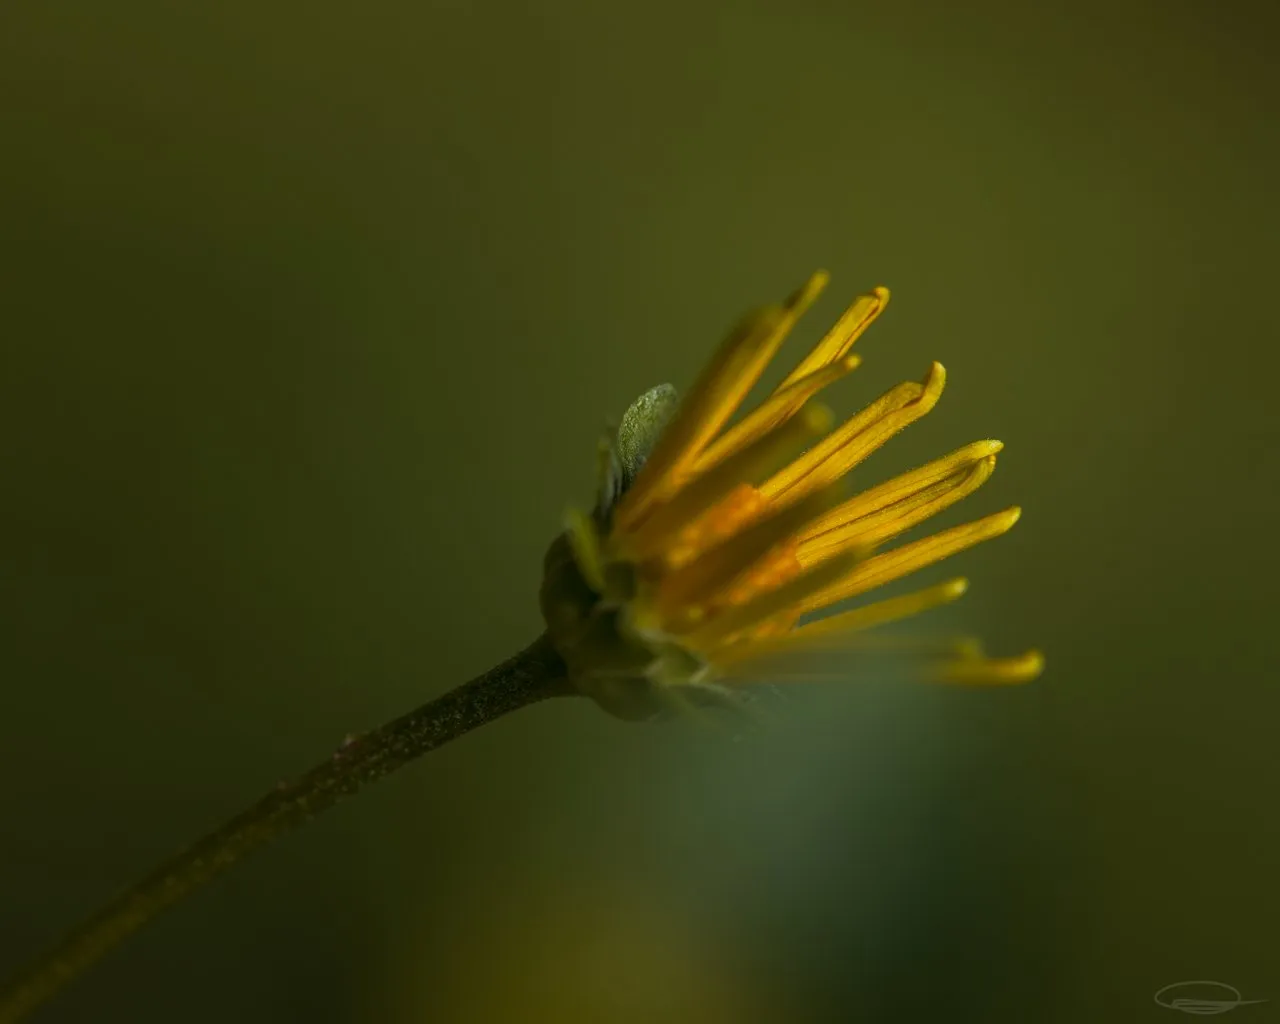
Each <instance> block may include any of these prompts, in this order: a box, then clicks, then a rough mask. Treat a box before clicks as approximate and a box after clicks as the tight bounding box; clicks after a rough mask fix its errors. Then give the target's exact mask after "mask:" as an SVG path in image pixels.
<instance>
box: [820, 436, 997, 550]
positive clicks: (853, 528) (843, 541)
mask: <svg viewBox="0 0 1280 1024" xmlns="http://www.w3.org/2000/svg"><path fill="white" fill-rule="evenodd" d="M995 466H996V457H995V456H994V455H988V456H986V457H985V458H982V459H979V460H978V461H977V462H974V463H970V464H969V465H968V466H964V467H962V468H960V469H959V470H957V471H955V472H953V473H952V474H951V475H950V476H948V477H945V478H944V479H942V480H939V481H937V482H935V483H932V484H929V485H928V486H926V487H922V488H921V489H920V490H918V491H916V492H915V493H914V494H910V495H907V496H906V497H904V498H901V499H899V500H898V501H896V502H894V503H893V504H892V505H889V506H888V507H887V508H882V509H878V510H877V511H875V512H872V513H870V514H868V515H864V516H861V517H859V518H856V519H854V520H853V521H852V522H848V523H845V524H843V525H842V526H838V527H836V528H834V529H831V530H828V531H827V532H825V533H822V534H819V535H818V536H816V537H809V538H807V539H806V540H804V541H803V542H802V543H801V544H800V547H799V550H798V551H797V556H798V557H799V559H800V561H801V562H803V563H804V564H805V565H811V564H812V563H814V562H817V561H820V560H821V559H823V558H828V557H830V555H831V554H832V553H833V552H835V551H839V550H840V549H841V548H845V547H848V546H850V545H857V546H858V547H869V546H872V545H879V544H883V543H884V542H885V541H887V540H890V539H892V538H893V537H896V536H898V535H899V534H900V533H905V532H906V531H907V530H909V529H911V528H912V527H913V526H918V525H919V524H920V523H923V522H924V521H925V520H926V519H930V518H932V517H933V516H935V515H937V514H938V513H939V512H941V511H942V510H943V509H946V508H949V507H950V506H951V505H954V504H955V503H956V502H958V501H960V500H962V499H963V498H966V497H968V496H969V495H970V494H972V493H973V492H974V491H976V490H977V489H978V488H979V487H981V486H982V485H983V484H984V483H986V482H987V480H988V478H989V477H990V476H991V473H992V471H993V470H994V469H995ZM846 504H847V503H846ZM835 511H836V512H838V511H839V508H837V509H836V510H835ZM823 518H824V519H830V518H831V517H830V516H824V517H823ZM815 529H816V526H815Z"/></svg>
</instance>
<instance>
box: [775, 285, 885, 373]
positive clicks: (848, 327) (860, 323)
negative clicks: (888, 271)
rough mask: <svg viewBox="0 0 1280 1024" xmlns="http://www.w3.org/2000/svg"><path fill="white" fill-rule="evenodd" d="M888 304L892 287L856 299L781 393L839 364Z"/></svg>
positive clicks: (793, 371) (877, 289) (800, 365)
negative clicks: (820, 371)
mask: <svg viewBox="0 0 1280 1024" xmlns="http://www.w3.org/2000/svg"><path fill="white" fill-rule="evenodd" d="M888 304H889V289H888V288H876V289H874V290H873V291H872V292H871V294H870V295H859V296H858V297H857V298H856V299H854V300H853V305H851V306H850V307H849V308H848V309H847V310H845V312H844V314H843V315H842V316H841V317H840V319H839V320H837V321H836V322H835V326H833V327H832V328H831V330H829V331H828V332H827V334H826V337H824V338H823V339H822V340H821V341H820V342H818V344H817V345H815V346H814V348H813V351H812V352H810V353H809V354H808V355H807V356H805V357H804V359H802V360H801V361H800V364H799V365H798V366H797V367H796V368H795V369H794V370H792V371H791V373H789V374H788V375H787V379H786V380H784V381H783V382H782V383H781V384H780V385H778V390H779V391H782V390H784V389H785V388H788V387H790V386H791V385H792V384H795V383H796V382H797V381H799V380H801V379H803V378H805V377H807V376H809V375H810V374H813V373H816V372H818V371H819V370H821V369H822V368H823V367H826V366H829V365H831V364H832V363H835V362H837V361H839V360H840V359H841V357H843V356H844V354H845V353H846V352H848V351H849V349H850V348H852V347H853V343H854V342H855V341H857V340H858V338H859V337H861V335H862V332H863V331H865V330H866V329H867V328H868V327H870V326H871V323H872V321H873V320H875V318H876V317H878V316H879V315H880V314H881V313H882V312H884V308H885V306H887V305H888Z"/></svg>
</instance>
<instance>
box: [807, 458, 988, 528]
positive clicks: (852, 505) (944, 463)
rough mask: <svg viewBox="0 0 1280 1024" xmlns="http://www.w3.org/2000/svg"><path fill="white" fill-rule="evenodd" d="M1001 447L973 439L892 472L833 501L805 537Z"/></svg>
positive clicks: (895, 498) (910, 491)
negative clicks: (917, 464)
mask: <svg viewBox="0 0 1280 1024" xmlns="http://www.w3.org/2000/svg"><path fill="white" fill-rule="evenodd" d="M1003 447H1004V445H1003V444H1001V443H1000V442H999V441H975V442H974V443H973V444H969V445H965V446H964V447H963V448H959V449H957V450H956V451H954V452H952V453H951V454H950V455H944V456H943V457H942V458H940V459H934V461H933V462H930V463H928V464H927V465H924V466H921V467H920V468H918V469H913V470H911V472H909V473H902V474H900V475H899V476H895V477H894V478H893V479H892V480H888V481H886V482H885V483H883V484H880V485H879V486H877V487H872V488H870V489H869V490H866V491H863V492H862V493H861V494H859V495H856V496H855V497H853V498H850V499H849V500H848V501H846V502H844V503H843V504H842V505H837V506H836V507H835V508H833V509H832V510H831V511H830V512H829V513H827V515H825V516H823V517H822V518H821V519H819V520H818V521H817V522H816V523H814V524H813V528H812V530H811V531H810V532H809V534H808V535H807V537H806V538H805V539H810V538H815V537H818V536H819V535H821V534H824V533H826V532H827V531H829V530H835V529H838V528H839V527H841V526H844V525H846V524H848V523H851V522H853V521H854V520H856V519H861V518H862V517H863V516H867V515H870V514H871V513H873V512H878V511H880V510H881V509H884V508H888V507H889V506H890V505H893V504H895V503H896V502H899V501H901V500H903V499H904V498H908V497H910V496H911V495H913V494H916V493H918V492H919V491H920V490H922V489H923V488H926V487H929V486H931V485H932V484H936V483H938V482H940V481H942V480H945V479H947V477H949V476H952V475H953V474H954V473H956V472H957V471H958V470H963V469H967V468H968V467H970V466H972V465H973V464H974V463H975V462H978V461H980V460H982V459H985V458H986V457H987V456H988V455H995V454H996V453H997V452H999V451H1000V450H1001V449H1002V448H1003Z"/></svg>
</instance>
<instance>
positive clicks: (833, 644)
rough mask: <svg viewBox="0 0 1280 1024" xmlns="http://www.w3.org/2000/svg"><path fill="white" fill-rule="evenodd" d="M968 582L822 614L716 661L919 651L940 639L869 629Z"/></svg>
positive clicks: (933, 603) (954, 594)
mask: <svg viewBox="0 0 1280 1024" xmlns="http://www.w3.org/2000/svg"><path fill="white" fill-rule="evenodd" d="M968 587H969V581H968V580H966V579H964V578H958V579H953V580H948V581H947V582H945V583H939V584H937V585H935V586H932V587H926V588H925V589H923V590H917V591H914V592H913V593H910V594H903V595H902V596H900V597H891V598H888V599H887V600H884V601H876V602H875V603H873V604H868V605H864V606H863V607H861V608H855V609H853V610H852V611H848V612H842V613H841V614H839V615H828V616H827V617H826V618H825V619H819V620H818V621H816V622H811V623H809V624H808V625H805V626H801V627H800V628H799V629H794V630H792V631H791V632H789V633H787V634H786V635H785V636H781V637H776V638H769V639H767V640H760V641H756V642H753V643H744V644H740V645H737V646H735V647H731V648H729V649H727V650H726V651H724V652H723V653H722V654H717V656H716V664H717V667H719V668H724V667H727V666H729V665H734V664H737V663H738V662H741V661H747V660H755V659H760V658H764V657H768V658H769V659H771V661H772V660H775V659H779V658H785V657H787V656H788V655H797V654H809V653H815V652H819V651H830V650H840V649H842V648H845V647H850V646H853V647H858V648H860V649H861V648H866V647H871V648H875V649H879V650H885V649H894V648H896V647H905V648H906V649H908V650H913V651H914V650H917V649H919V648H921V647H922V646H924V647H927V646H932V645H935V644H936V643H937V641H936V640H934V639H930V638H921V637H915V636H911V637H898V636H871V637H869V636H868V635H867V634H866V631H867V630H869V629H874V628H875V627H878V626H884V625H887V624H888V623H890V622H897V621H899V620H901V619H905V618H908V617H910V616H913V615H919V614H920V613H921V612H925V611H928V610H929V609H931V608H937V607H938V606H939V605H943V604H947V603H949V602H951V601H954V600H956V599H957V598H958V597H960V596H961V595H962V594H963V593H964V592H965V591H966V590H967V589H968ZM868 641H870V643H868ZM945 643H946V647H945V649H946V650H948V651H951V652H952V653H959V652H958V651H953V650H952V648H953V647H954V641H953V640H948V641H946V642H945Z"/></svg>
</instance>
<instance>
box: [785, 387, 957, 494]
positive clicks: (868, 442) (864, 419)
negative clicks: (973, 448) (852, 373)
mask: <svg viewBox="0 0 1280 1024" xmlns="http://www.w3.org/2000/svg"><path fill="white" fill-rule="evenodd" d="M946 381H947V371H946V370H945V369H944V368H943V366H942V364H941V363H934V364H933V365H932V366H931V367H930V368H929V373H928V375H927V376H926V377H925V379H924V383H923V384H916V383H914V382H912V381H908V382H907V383H905V384H899V385H898V386H897V387H896V388H893V389H892V390H890V391H888V392H886V393H885V394H883V395H881V396H880V398H878V399H876V401H874V402H872V403H871V404H870V405H869V406H867V408H865V409H863V410H862V412H860V413H858V414H857V415H856V416H854V417H852V418H851V419H849V420H847V421H846V422H845V423H843V424H842V425H841V426H839V427H837V428H836V429H835V430H834V431H832V432H831V433H830V434H829V435H827V437H826V438H824V439H823V441H822V442H821V443H820V444H816V445H814V446H813V448H811V449H810V450H809V451H807V452H806V453H805V454H804V455H803V456H801V457H800V458H799V459H797V460H796V461H795V462H793V463H792V464H791V465H790V466H788V467H787V468H786V469H784V470H783V471H782V472H781V473H779V474H777V476H775V477H773V478H771V479H770V480H768V481H766V482H765V485H764V486H763V487H762V488H761V490H762V491H763V492H764V493H765V495H767V496H768V497H771V498H772V497H781V496H782V495H787V496H788V497H793V496H794V495H793V493H792V492H797V493H801V494H803V493H808V492H809V491H812V490H816V489H818V488H821V487H825V486H826V485H827V484H830V483H832V482H833V481H835V480H838V479H840V477H842V476H844V475H845V474H846V473H848V472H849V470H851V469H852V468H853V467H854V466H856V465H857V464H858V463H859V462H861V461H862V460H863V459H865V458H866V457H867V456H868V455H870V454H871V453H872V452H873V451H875V450H876V449H877V448H879V447H880V446H881V445H882V444H884V443H885V442H886V441H887V440H889V438H891V437H893V435H894V434H896V433H898V432H899V431H901V430H902V429H904V428H905V427H907V426H909V425H910V424H912V423H914V422H915V421H916V420H918V419H920V417H922V416H924V415H925V414H926V413H928V412H929V410H930V409H932V408H933V407H934V406H935V405H936V404H937V402H938V398H939V397H940V396H941V395H942V389H943V388H944V387H945V386H946Z"/></svg>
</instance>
